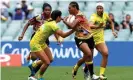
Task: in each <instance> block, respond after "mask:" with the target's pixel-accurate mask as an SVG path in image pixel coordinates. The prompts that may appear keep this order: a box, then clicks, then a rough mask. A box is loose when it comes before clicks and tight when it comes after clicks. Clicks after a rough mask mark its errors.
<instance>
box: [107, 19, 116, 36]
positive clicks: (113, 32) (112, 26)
mask: <svg viewBox="0 0 133 80" xmlns="http://www.w3.org/2000/svg"><path fill="white" fill-rule="evenodd" d="M108 20H109V22H110V23H111V24H110V26H111V29H112V34H113V35H114V36H115V38H117V33H116V32H115V30H114V23H113V21H112V20H111V19H110V18H109V19H108Z"/></svg>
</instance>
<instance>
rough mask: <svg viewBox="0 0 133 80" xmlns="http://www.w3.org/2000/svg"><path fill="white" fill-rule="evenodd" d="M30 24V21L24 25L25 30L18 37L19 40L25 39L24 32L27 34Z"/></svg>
mask: <svg viewBox="0 0 133 80" xmlns="http://www.w3.org/2000/svg"><path fill="white" fill-rule="evenodd" d="M29 25H30V24H29V23H27V24H26V25H25V26H24V28H23V31H22V33H21V35H20V36H19V37H18V40H19V41H21V40H22V39H23V37H24V34H25V32H26V30H27V29H28V27H29Z"/></svg>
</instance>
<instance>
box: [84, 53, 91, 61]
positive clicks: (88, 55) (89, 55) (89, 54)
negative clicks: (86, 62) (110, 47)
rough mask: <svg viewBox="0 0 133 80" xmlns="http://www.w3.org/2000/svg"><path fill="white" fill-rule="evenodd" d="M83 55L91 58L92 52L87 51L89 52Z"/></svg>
mask: <svg viewBox="0 0 133 80" xmlns="http://www.w3.org/2000/svg"><path fill="white" fill-rule="evenodd" d="M84 57H85V58H87V59H88V58H89V59H91V58H92V53H91V52H89V53H87V54H85V55H84Z"/></svg>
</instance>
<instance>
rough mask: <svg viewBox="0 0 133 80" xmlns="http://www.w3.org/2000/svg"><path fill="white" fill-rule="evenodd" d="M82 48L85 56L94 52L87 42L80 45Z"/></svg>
mask: <svg viewBox="0 0 133 80" xmlns="http://www.w3.org/2000/svg"><path fill="white" fill-rule="evenodd" d="M79 48H80V50H81V51H82V52H83V54H84V55H85V56H92V53H91V50H90V48H89V47H88V44H87V43H84V42H83V43H82V44H81V45H80V46H79Z"/></svg>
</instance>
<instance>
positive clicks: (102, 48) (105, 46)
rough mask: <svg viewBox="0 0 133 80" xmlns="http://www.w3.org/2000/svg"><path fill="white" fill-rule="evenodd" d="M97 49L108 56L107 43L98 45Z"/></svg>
mask: <svg viewBox="0 0 133 80" xmlns="http://www.w3.org/2000/svg"><path fill="white" fill-rule="evenodd" d="M96 49H97V50H98V51H99V52H100V53H101V54H104V55H106V54H108V48H107V45H106V44H105V43H99V44H97V45H96Z"/></svg>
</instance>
